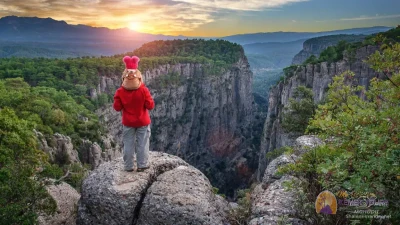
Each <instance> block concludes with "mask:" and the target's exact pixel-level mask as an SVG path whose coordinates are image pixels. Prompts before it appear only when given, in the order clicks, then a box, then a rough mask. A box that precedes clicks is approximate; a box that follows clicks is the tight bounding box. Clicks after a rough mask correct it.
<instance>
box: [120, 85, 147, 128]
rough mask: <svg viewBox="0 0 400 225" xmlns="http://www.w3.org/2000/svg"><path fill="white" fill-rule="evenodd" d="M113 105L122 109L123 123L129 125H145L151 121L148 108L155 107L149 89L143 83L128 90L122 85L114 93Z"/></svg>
mask: <svg viewBox="0 0 400 225" xmlns="http://www.w3.org/2000/svg"><path fill="white" fill-rule="evenodd" d="M113 107H114V109H115V110H116V111H121V110H122V124H123V125H125V126H128V127H135V128H137V127H143V126H147V125H149V124H150V123H151V120H150V115H149V111H148V110H152V109H153V108H154V100H153V98H152V97H151V94H150V91H149V89H147V87H146V86H145V85H144V84H143V83H142V85H140V87H139V88H138V89H136V90H132V91H128V90H126V89H125V88H123V87H122V86H121V87H120V88H118V90H117V91H116V92H115V95H114V104H113Z"/></svg>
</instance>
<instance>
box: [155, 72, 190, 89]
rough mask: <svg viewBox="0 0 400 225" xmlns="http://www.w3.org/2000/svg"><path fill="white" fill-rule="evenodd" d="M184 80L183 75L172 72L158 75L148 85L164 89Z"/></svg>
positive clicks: (180, 83)
mask: <svg viewBox="0 0 400 225" xmlns="http://www.w3.org/2000/svg"><path fill="white" fill-rule="evenodd" d="M185 81H186V78H185V77H184V76H180V75H179V74H178V73H176V72H172V73H169V74H166V75H163V76H158V77H156V78H155V79H154V81H153V82H151V83H150V84H149V85H148V86H149V88H155V89H164V88H170V87H176V86H179V85H182V84H183V83H184V82H185Z"/></svg>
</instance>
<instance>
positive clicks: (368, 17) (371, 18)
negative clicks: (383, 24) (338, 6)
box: [340, 14, 400, 21]
mask: <svg viewBox="0 0 400 225" xmlns="http://www.w3.org/2000/svg"><path fill="white" fill-rule="evenodd" d="M399 17H400V14H397V15H386V16H379V15H378V14H376V15H375V16H360V17H354V18H342V19H340V20H344V21H351V20H379V19H390V18H399Z"/></svg>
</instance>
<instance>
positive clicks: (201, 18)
mask: <svg viewBox="0 0 400 225" xmlns="http://www.w3.org/2000/svg"><path fill="white" fill-rule="evenodd" d="M304 1H308V0H135V1H132V0H64V1H60V0H29V1H26V0H2V1H0V17H2V16H8V15H16V16H27V17H31V16H37V17H42V18H47V17H51V18H54V19H56V20H64V21H66V22H67V23H69V24H85V25H90V26H96V27H109V28H123V27H128V26H129V24H131V23H138V24H140V27H141V28H140V32H148V33H164V34H179V32H184V31H191V30H194V29H196V28H198V27H199V26H202V25H204V24H207V23H211V22H213V21H215V20H217V19H222V18H223V17H224V16H226V15H228V13H227V12H230V13H231V12H232V10H234V11H236V12H244V11H249V12H251V11H260V10H276V8H279V7H281V6H283V5H287V4H292V3H296V2H304Z"/></svg>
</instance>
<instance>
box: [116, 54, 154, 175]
mask: <svg viewBox="0 0 400 225" xmlns="http://www.w3.org/2000/svg"><path fill="white" fill-rule="evenodd" d="M139 61H140V59H139V57H137V56H132V57H129V56H125V57H124V58H123V62H124V64H125V70H124V72H123V74H122V81H123V82H122V85H121V87H120V88H118V90H117V91H116V92H115V95H114V104H113V108H114V109H115V110H116V111H122V124H123V143H124V156H123V158H124V169H125V170H126V171H128V172H132V171H133V170H134V165H133V159H134V154H135V152H136V162H137V171H139V172H141V171H144V170H145V169H148V168H149V164H148V156H149V141H150V140H149V139H150V123H151V120H150V114H149V110H152V109H153V108H154V100H153V98H152V96H151V94H150V91H149V89H148V88H147V87H146V86H145V85H144V83H143V82H142V75H141V73H140V71H139V70H138V69H137V68H138V64H139Z"/></svg>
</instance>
